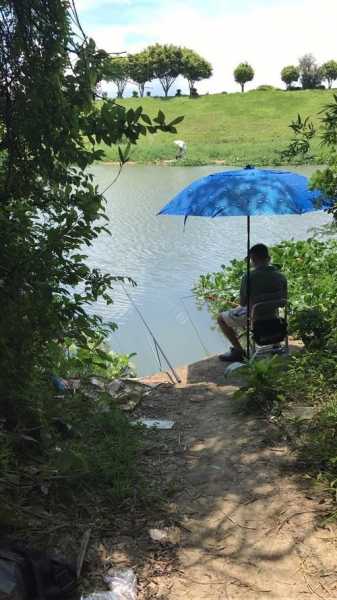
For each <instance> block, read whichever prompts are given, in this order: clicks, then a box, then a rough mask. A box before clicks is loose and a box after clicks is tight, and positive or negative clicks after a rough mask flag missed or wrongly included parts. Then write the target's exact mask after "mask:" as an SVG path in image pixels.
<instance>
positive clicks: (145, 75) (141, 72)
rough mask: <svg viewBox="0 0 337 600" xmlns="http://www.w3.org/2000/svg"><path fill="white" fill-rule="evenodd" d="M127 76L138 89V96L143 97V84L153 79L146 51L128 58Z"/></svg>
mask: <svg viewBox="0 0 337 600" xmlns="http://www.w3.org/2000/svg"><path fill="white" fill-rule="evenodd" d="M129 74H130V77H131V79H132V81H134V83H135V84H136V85H137V87H138V91H139V95H140V96H144V90H145V84H146V83H147V82H148V81H151V79H153V69H152V64H151V60H150V57H149V54H148V52H147V51H146V50H143V52H138V53H137V54H130V56H129Z"/></svg>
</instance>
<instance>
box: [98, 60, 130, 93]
mask: <svg viewBox="0 0 337 600" xmlns="http://www.w3.org/2000/svg"><path fill="white" fill-rule="evenodd" d="M129 78H130V61H129V59H128V57H126V56H113V57H109V58H108V59H106V60H105V61H104V70H103V79H105V80H106V81H113V83H114V84H115V85H116V86H117V98H123V94H124V91H125V88H126V86H127V83H128V81H129Z"/></svg>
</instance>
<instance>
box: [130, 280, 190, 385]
mask: <svg viewBox="0 0 337 600" xmlns="http://www.w3.org/2000/svg"><path fill="white" fill-rule="evenodd" d="M120 284H121V286H122V288H123V290H124V293H125V295H126V297H127V298H128V299H129V301H130V302H131V304H132V306H133V308H134V309H135V311H136V313H137V314H138V316H139V318H140V320H141V321H142V323H143V325H144V327H145V328H146V330H147V332H148V333H149V334H150V336H151V339H152V341H153V343H154V347H155V350H156V354H157V359H158V363H159V367H160V370H161V371H162V364H161V358H160V355H161V356H162V357H163V359H164V360H165V362H166V364H167V366H168V367H169V369H170V371H171V373H172V374H173V376H174V379H175V381H174V379H173V377H172V375H171V373H170V372H169V371H167V374H168V376H169V377H170V379H171V381H172V383H181V379H180V377H179V376H178V374H177V372H176V371H175V369H174V367H173V366H172V364H171V362H170V361H169V359H168V358H167V356H166V354H165V352H164V350H163V349H162V347H161V346H160V344H159V342H158V340H157V339H156V337H155V335H154V333H153V332H152V330H151V328H150V326H149V324H148V323H147V321H146V320H145V318H144V317H143V315H142V313H141V312H140V310H139V308H138V306H137V304H136V303H135V301H134V300H133V298H132V296H131V294H130V293H129V292H128V291H127V289H126V288H125V286H124V285H123V283H122V282H120Z"/></svg>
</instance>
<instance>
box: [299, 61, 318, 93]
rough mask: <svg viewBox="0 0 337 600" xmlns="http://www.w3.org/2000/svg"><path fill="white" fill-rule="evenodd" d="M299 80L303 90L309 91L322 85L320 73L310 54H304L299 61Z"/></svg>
mask: <svg viewBox="0 0 337 600" xmlns="http://www.w3.org/2000/svg"><path fill="white" fill-rule="evenodd" d="M299 71H300V80H301V84H302V87H303V89H305V90H309V89H314V88H316V87H318V86H319V85H320V84H321V83H322V73H321V70H320V67H319V66H318V64H317V61H316V59H315V57H314V56H313V55H312V54H304V55H303V56H302V58H300V60H299Z"/></svg>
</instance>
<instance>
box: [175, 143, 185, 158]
mask: <svg viewBox="0 0 337 600" xmlns="http://www.w3.org/2000/svg"><path fill="white" fill-rule="evenodd" d="M173 143H174V144H175V145H176V146H178V148H177V153H176V159H178V158H184V156H186V152H187V144H186V142H184V141H183V140H174V142H173Z"/></svg>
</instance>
